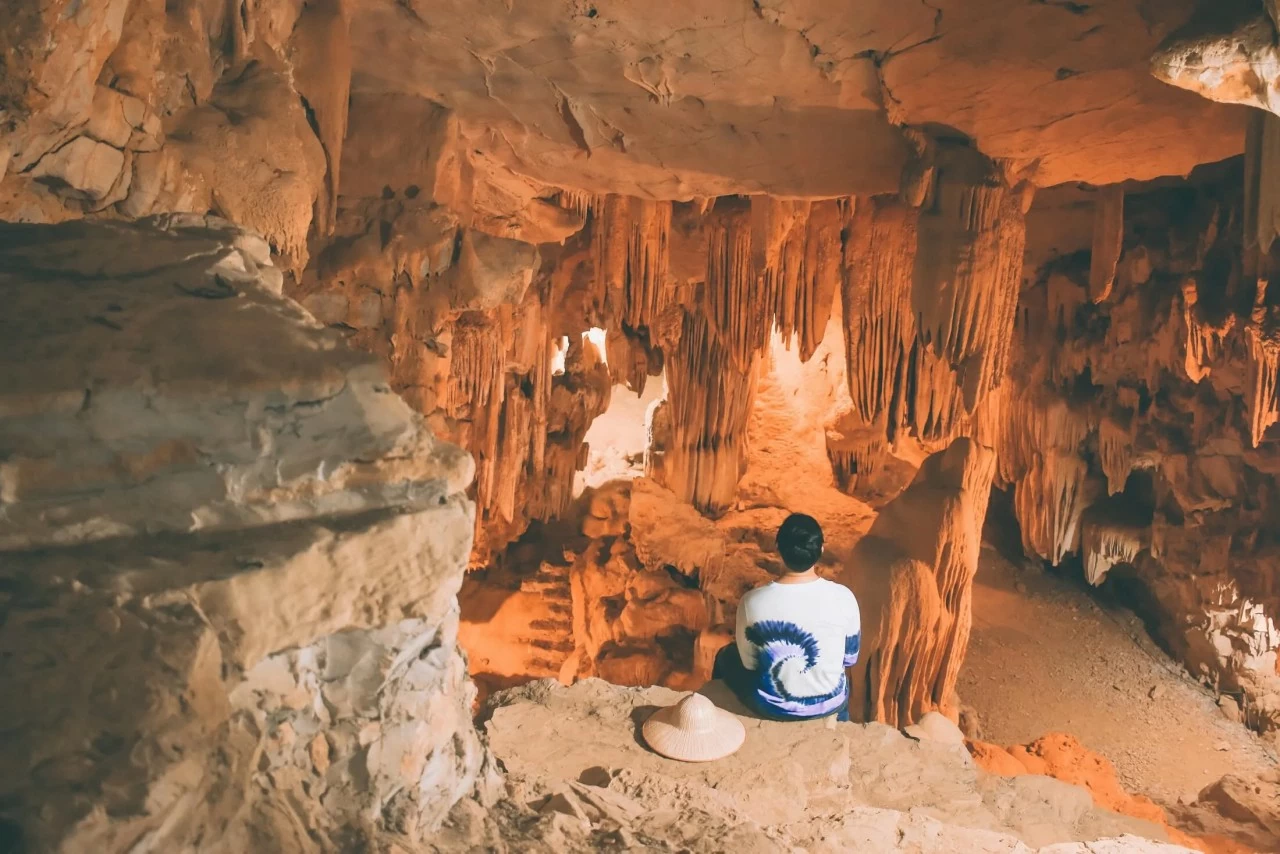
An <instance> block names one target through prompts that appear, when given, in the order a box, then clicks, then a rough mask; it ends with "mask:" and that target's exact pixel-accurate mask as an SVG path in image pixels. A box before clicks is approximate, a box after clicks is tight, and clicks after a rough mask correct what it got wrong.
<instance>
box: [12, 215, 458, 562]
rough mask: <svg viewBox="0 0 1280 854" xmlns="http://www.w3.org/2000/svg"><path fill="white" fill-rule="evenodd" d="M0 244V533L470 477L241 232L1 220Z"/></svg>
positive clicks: (215, 512)
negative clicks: (0, 514)
mask: <svg viewBox="0 0 1280 854" xmlns="http://www.w3.org/2000/svg"><path fill="white" fill-rule="evenodd" d="M0 258H2V259H3V260H2V261H0V265H2V266H3V268H4V273H3V274H0V289H3V291H4V293H5V294H6V295H7V302H8V304H9V306H10V307H11V310H10V311H8V312H6V314H5V319H4V321H2V322H0V323H2V324H3V325H2V326H0V333H2V334H3V339H4V342H5V343H4V345H3V348H2V350H0V375H2V376H3V377H4V379H3V380H0V411H2V412H3V415H4V419H5V429H4V430H3V432H2V433H0V457H2V458H3V459H4V462H3V463H2V464H0V495H2V496H3V499H2V500H3V502H4V508H5V513H4V518H3V520H0V549H5V548H9V549H12V548H30V547H35V546H41V545H51V544H59V545H65V544H70V543H75V542H84V541H90V540H96V539H102V538H104V537H120V536H128V535H132V534H139V533H146V532H159V531H165V530H168V531H189V530H201V529H215V528H236V527H245V526H248V525H257V524H269V523H273V522H280V521H286V520H289V519H298V518H309V517H312V516H321V515H330V514H333V513H352V512H358V511H360V510H362V509H369V508H376V507H383V506H387V505H389V504H399V505H405V506H414V505H416V506H427V505H432V504H435V503H436V502H437V501H439V500H443V499H445V498H446V496H449V495H452V494H455V493H457V492H459V491H461V490H462V489H464V488H465V484H466V482H467V481H468V480H470V477H471V466H470V461H469V460H468V459H466V457H465V456H463V455H461V454H460V453H459V452H458V451H457V450H456V449H452V448H449V447H448V446H440V448H439V450H436V449H435V444H434V443H433V440H432V438H431V436H430V434H429V433H427V432H426V430H425V429H424V427H423V426H422V424H421V423H420V421H419V420H418V419H416V418H415V417H414V415H413V413H412V411H411V410H410V409H409V408H408V406H406V405H405V404H404V402H403V401H401V400H400V399H398V398H397V397H396V396H395V395H393V394H391V392H390V389H389V388H388V387H387V385H386V382H385V378H384V371H383V369H382V368H381V367H380V366H379V365H378V363H377V361H376V360H375V359H374V358H372V357H370V356H366V355H363V354H359V353H356V352H354V351H352V350H350V349H348V348H347V347H345V346H343V345H342V343H341V340H340V338H339V337H338V336H336V335H335V334H334V333H332V332H329V331H326V330H324V329H322V328H321V327H320V326H319V325H318V324H316V323H315V322H314V321H312V320H311V319H310V318H308V317H307V316H306V315H305V313H304V312H302V311H301V310H300V309H299V308H298V306H297V305H296V304H294V303H292V302H291V301H289V300H286V299H284V298H283V297H281V296H280V295H279V279H280V274H279V272H278V271H277V270H275V268H274V267H272V266H271V262H270V258H269V257H268V249H267V246H266V244H265V242H264V241H262V240H261V239H260V238H257V237H252V236H249V235H246V234H242V233H239V232H237V231H236V230H235V229H234V228H232V227H231V226H229V225H228V224H226V223H221V222H218V221H206V220H204V219H202V218H198V217H182V216H179V217H162V218H159V219H156V220H153V221H148V222H143V223H139V224H137V225H132V226H122V225H95V226H87V225H78V224H67V225H65V226H62V227H58V228H42V227H38V226H23V225H7V226H0ZM33 319H37V320H33Z"/></svg>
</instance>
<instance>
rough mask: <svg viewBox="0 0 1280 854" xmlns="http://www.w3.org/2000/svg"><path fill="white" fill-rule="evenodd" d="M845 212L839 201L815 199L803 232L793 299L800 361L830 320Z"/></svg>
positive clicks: (805, 358)
mask: <svg viewBox="0 0 1280 854" xmlns="http://www.w3.org/2000/svg"><path fill="white" fill-rule="evenodd" d="M843 227H844V215H843V213H842V211H841V205H840V201H839V200H837V199H828V200H826V201H821V202H814V204H813V206H812V207H811V208H810V210H809V222H808V228H807V229H806V235H805V251H804V271H803V273H802V274H801V276H800V281H799V285H800V286H799V288H798V292H797V295H796V296H797V299H796V309H795V318H796V324H795V326H796V338H797V339H798V342H799V346H800V361H802V362H807V361H809V359H810V358H811V357H812V356H813V354H814V351H815V350H817V349H818V345H819V344H821V343H822V336H823V335H824V334H826V331H827V322H828V321H829V320H830V319H831V306H832V303H833V302H834V301H835V296H836V290H837V289H838V288H839V287H840V283H841V280H842V272H843V271H842V269H841V268H842V266H843V265H842V261H843V259H842V257H841V242H840V241H841V234H840V232H841V229H842V228H843Z"/></svg>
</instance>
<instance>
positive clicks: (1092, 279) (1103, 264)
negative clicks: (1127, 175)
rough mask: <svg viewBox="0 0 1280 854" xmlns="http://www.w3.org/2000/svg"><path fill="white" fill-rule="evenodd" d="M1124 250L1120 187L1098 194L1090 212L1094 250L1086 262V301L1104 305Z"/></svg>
mask: <svg viewBox="0 0 1280 854" xmlns="http://www.w3.org/2000/svg"><path fill="white" fill-rule="evenodd" d="M1123 247H1124V189H1123V188H1121V186H1120V185H1119V184H1112V185H1111V186H1108V187H1103V188H1102V189H1101V190H1099V191H1098V200H1097V201H1096V202H1094V212H1093V251H1092V253H1091V255H1090V259H1089V299H1090V300H1092V301H1093V302H1095V303H1097V302H1103V301H1105V300H1106V298H1107V297H1108V296H1110V295H1111V288H1112V286H1113V285H1114V284H1115V282H1116V265H1117V264H1118V263H1120V252H1121V250H1122V249H1123Z"/></svg>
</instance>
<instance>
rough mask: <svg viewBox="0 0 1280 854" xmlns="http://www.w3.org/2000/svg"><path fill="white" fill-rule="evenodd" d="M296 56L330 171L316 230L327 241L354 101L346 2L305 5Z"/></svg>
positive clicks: (299, 81)
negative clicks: (351, 106) (343, 146)
mask: <svg viewBox="0 0 1280 854" xmlns="http://www.w3.org/2000/svg"><path fill="white" fill-rule="evenodd" d="M290 54H291V59H292V70H293V84H294V86H295V87H297V90H298V94H299V95H301V96H302V99H303V104H304V105H305V106H306V107H307V111H308V114H309V118H311V120H312V121H313V122H314V124H313V127H314V128H315V131H316V137H317V138H318V139H319V140H320V145H321V147H322V148H323V149H324V157H325V163H326V165H327V167H328V169H327V171H326V173H325V179H324V184H325V186H324V191H323V193H322V194H321V196H320V197H319V198H317V199H316V203H315V222H314V226H313V228H314V231H315V233H316V234H319V235H321V236H326V237H327V236H328V235H330V234H332V233H333V228H334V223H335V221H336V219H337V215H338V191H339V178H340V176H341V170H342V144H343V141H344V140H345V139H346V137H347V118H348V108H349V106H350V103H351V24H350V21H349V19H348V12H347V9H346V4H345V0H316V2H312V3H305V4H303V5H302V10H301V14H300V15H299V17H298V22H297V25H296V26H295V29H294V32H293V35H292V37H291V39H290Z"/></svg>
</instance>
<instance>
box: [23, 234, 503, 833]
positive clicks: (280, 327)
mask: <svg viewBox="0 0 1280 854" xmlns="http://www.w3.org/2000/svg"><path fill="white" fill-rule="evenodd" d="M0 245H3V247H4V250H3V251H4V253H5V264H4V268H5V270H4V274H3V281H2V286H3V288H4V290H5V292H6V294H7V295H8V301H9V304H10V306H11V307H12V308H13V311H12V312H10V313H9V314H7V315H6V318H7V319H8V322H9V324H10V325H9V326H7V327H6V339H5V345H4V347H3V349H2V350H0V353H2V354H3V355H0V362H3V363H4V364H6V365H7V366H8V367H7V368H6V370H5V371H4V372H3V373H4V376H5V378H6V379H5V382H4V383H3V384H0V449H2V450H0V453H2V455H3V458H4V464H3V467H2V469H3V481H2V482H3V488H2V489H0V508H2V510H3V512H2V513H0V516H2V517H3V527H0V531H3V540H2V541H0V542H2V543H3V546H2V547H3V549H4V551H3V553H0V567H2V569H0V574H3V576H4V587H5V595H4V600H3V620H2V621H0V651H2V652H0V658H2V659H3V660H4V662H5V664H4V681H5V683H6V684H7V685H10V686H12V687H13V688H14V689H15V690H11V691H7V692H5V697H4V700H3V701H2V702H0V705H3V715H4V719H5V720H6V722H7V725H6V730H5V735H4V736H3V745H0V747H2V748H3V749H0V757H2V760H0V761H2V762H3V769H2V770H3V777H4V779H5V780H6V782H5V783H4V784H3V787H0V788H2V789H3V791H0V800H3V802H4V808H3V818H4V822H5V827H6V831H5V832H6V833H7V834H9V837H10V839H11V840H16V842H15V844H17V845H18V846H19V849H21V848H22V846H24V845H25V846H26V847H27V848H29V849H30V850H60V851H85V850H94V851H124V850H137V849H138V847H139V846H142V847H153V848H157V849H166V850H167V849H179V848H185V847H188V846H192V845H199V846H200V848H201V850H207V851H223V850H225V851H244V850H251V849H271V850H290V851H317V852H319V851H333V850H349V849H351V848H352V847H359V846H360V845H363V844H370V843H371V841H372V840H373V839H375V838H378V837H379V836H381V835H385V834H394V835H395V836H396V837H397V838H401V839H408V840H421V839H423V838H424V837H425V836H426V835H427V834H429V833H431V832H432V831H433V830H435V829H436V828H438V827H439V825H440V823H441V822H442V821H443V819H444V816H445V814H446V813H447V812H448V811H449V809H450V808H451V807H452V806H453V804H454V803H456V802H457V801H458V800H459V799H460V798H462V797H464V796H466V795H468V794H470V793H472V792H473V791H475V790H476V786H477V782H478V781H480V782H482V781H483V780H484V779H486V775H487V774H488V773H489V771H488V765H487V760H486V755H485V753H484V751H483V749H482V748H481V746H480V744H479V742H478V740H477V737H476V734H475V731H474V729H473V728H472V725H471V722H470V707H471V701H472V698H473V696H474V689H473V688H472V687H471V685H470V682H469V681H468V679H467V677H466V665H465V662H464V661H463V659H462V657H461V656H460V654H459V653H458V650H457V646H456V633H457V624H458V608H457V601H456V593H457V590H458V587H459V585H460V584H461V581H462V574H463V571H464V568H465V566H466V562H467V559H468V556H469V553H470V550H471V539H472V519H473V513H474V509H473V505H472V504H471V502H470V501H469V500H468V499H467V498H466V497H465V495H464V494H463V491H464V490H465V489H466V487H467V486H468V484H469V482H470V480H471V477H472V472H473V467H472V464H471V461H470V459H469V458H468V457H467V456H466V455H465V454H462V453H461V452H460V451H459V450H458V449H457V448H455V447H452V446H449V445H445V444H442V443H438V442H436V440H435V439H434V438H433V437H432V436H431V435H430V433H429V432H428V431H427V429H426V426H425V424H424V422H423V420H422V418H421V417H420V416H418V415H416V414H415V413H413V412H412V410H411V409H409V407H408V406H406V405H405V404H404V403H403V402H402V401H401V400H399V399H398V398H397V397H395V396H394V395H393V394H391V392H390V390H389V389H388V387H387V385H386V381H385V378H384V375H383V372H382V370H381V368H380V367H379V366H378V365H377V363H376V361H375V359H374V358H373V357H371V356H368V355H363V354H360V353H358V352H356V351H353V350H351V349H349V348H348V347H346V346H345V345H344V344H343V343H342V342H341V340H340V338H339V337H338V336H337V335H336V334H335V333H333V332H331V331H327V330H325V329H324V328H323V327H321V326H320V325H319V324H318V323H316V322H315V321H314V320H313V319H312V318H311V317H310V316H308V315H307V314H306V313H305V312H304V311H302V310H301V309H300V308H299V307H298V306H297V305H296V304H295V303H292V302H290V301H289V300H287V299H285V298H283V297H282V296H280V294H279V274H278V273H277V272H276V271H275V270H274V268H272V267H271V266H270V262H269V260H268V259H267V257H266V255H267V248H266V243H265V241H264V240H262V238H260V237H256V236H254V235H252V234H249V233H246V232H242V231H240V230H238V229H236V228H234V227H232V226H231V225H229V224H228V223H226V222H224V221H220V220H215V219H206V218H203V217H191V216H171V217H165V218H159V219H155V220H151V221H146V222H141V223H137V224H133V225H128V226H121V225H104V224H94V225H90V224H69V225H64V226H57V227H37V226H9V227H5V228H3V229H2V230H0ZM20 319H24V322H19V321H20ZM482 788H483V786H482ZM361 840H365V841H364V842H361Z"/></svg>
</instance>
